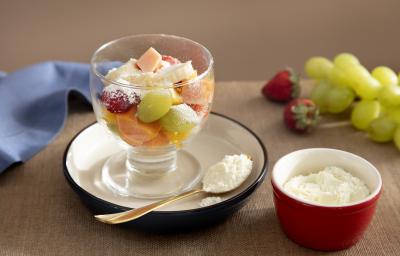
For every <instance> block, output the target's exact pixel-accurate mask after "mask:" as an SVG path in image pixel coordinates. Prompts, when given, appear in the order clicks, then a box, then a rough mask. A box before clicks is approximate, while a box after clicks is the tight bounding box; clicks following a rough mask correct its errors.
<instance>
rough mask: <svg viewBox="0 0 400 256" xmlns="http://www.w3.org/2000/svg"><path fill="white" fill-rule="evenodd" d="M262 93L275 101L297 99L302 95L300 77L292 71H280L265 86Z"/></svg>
mask: <svg viewBox="0 0 400 256" xmlns="http://www.w3.org/2000/svg"><path fill="white" fill-rule="evenodd" d="M262 93H263V95H264V96H265V97H266V98H268V99H270V100H273V101H280V102H287V101H290V100H292V99H296V98H297V97H299V94H300V86H299V76H298V75H297V74H296V73H295V72H294V71H293V70H292V69H286V70H283V71H280V72H278V73H277V74H276V75H275V76H274V77H273V78H272V79H271V80H270V81H268V82H267V83H266V84H265V86H264V87H263V88H262Z"/></svg>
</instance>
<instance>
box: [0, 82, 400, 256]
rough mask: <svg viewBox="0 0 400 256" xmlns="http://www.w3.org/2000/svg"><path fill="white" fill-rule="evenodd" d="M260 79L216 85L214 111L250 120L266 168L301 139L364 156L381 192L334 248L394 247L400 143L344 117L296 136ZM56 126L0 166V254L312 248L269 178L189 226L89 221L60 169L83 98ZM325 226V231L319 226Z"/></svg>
mask: <svg viewBox="0 0 400 256" xmlns="http://www.w3.org/2000/svg"><path fill="white" fill-rule="evenodd" d="M261 86H262V83H261V82H222V83H218V84H217V93H216V98H215V104H214V106H213V110H214V111H217V112H220V113H223V114H225V115H228V116H230V117H232V118H235V119H237V120H239V121H240V122H242V123H244V124H245V125H247V126H248V127H250V128H251V129H253V130H254V131H255V132H256V133H257V134H258V135H259V136H260V137H261V138H262V140H263V141H264V143H265V145H266V147H267V149H268V152H269V158H270V160H271V161H270V163H269V168H270V169H271V168H272V166H273V164H274V163H275V161H276V160H277V159H278V158H279V157H281V156H282V155H284V154H286V153H288V152H291V151H293V150H296V149H301V148H307V147H332V148H338V149H343V150H347V151H350V152H353V153H355V154H358V155H360V156H362V157H365V158H366V159H368V160H369V161H371V162H372V163H373V164H374V165H376V166H377V168H378V169H379V170H380V172H381V174H382V178H383V184H384V185H383V186H384V189H383V194H382V197H381V199H380V201H379V203H378V208H377V212H376V215H375V217H374V219H373V222H372V224H371V225H370V227H369V228H368V230H367V232H366V233H365V236H364V237H363V239H362V240H361V241H360V242H359V243H358V244H356V245H355V246H354V247H352V248H350V249H348V250H344V251H340V252H336V253H333V254H337V255H363V256H364V255H398V253H399V251H400V231H399V230H400V200H399V194H400V185H399V184H400V171H399V166H400V152H399V151H398V150H397V149H395V147H394V146H393V145H391V144H376V143H373V142H371V141H369V140H368V139H367V138H366V137H365V135H364V134H363V133H362V132H358V131H356V130H354V129H353V128H351V127H350V126H349V125H347V124H346V123H342V122H337V123H332V122H334V120H336V119H332V118H325V121H324V124H322V126H321V127H319V128H318V129H317V130H315V132H314V133H312V134H309V135H306V136H298V135H295V134H292V133H290V132H288V131H287V130H286V129H285V128H284V126H283V123H282V120H281V112H282V109H283V106H282V105H279V104H274V103H271V102H268V101H266V100H265V99H264V98H262V97H261V95H260V88H261ZM71 105H73V106H72V107H71V108H70V109H71V111H70V115H69V119H68V121H67V123H66V127H65V129H64V131H63V132H62V133H61V134H60V135H59V136H58V137H57V139H56V140H55V141H54V142H53V143H51V144H50V145H49V146H48V147H47V148H46V149H45V150H43V151H42V152H40V153H39V154H37V155H36V156H35V157H34V158H33V159H31V160H30V161H28V162H27V163H25V164H22V165H19V166H15V167H13V168H11V169H9V170H8V171H6V172H5V173H4V174H2V175H0V255H317V254H321V253H320V252H315V251H311V250H308V249H305V248H302V247H300V246H298V245H296V244H294V243H293V242H291V241H290V240H289V239H287V238H286V237H285V235H284V234H283V233H282V231H281V229H280V227H279V224H278V221H277V218H276V216H275V212H274V206H273V202H272V193H271V185H270V173H268V178H267V179H266V180H265V181H264V183H263V184H262V185H261V186H260V188H259V189H258V190H257V191H256V192H255V193H254V194H253V197H252V198H251V200H250V201H249V202H248V204H247V205H246V206H245V207H244V208H243V209H242V210H240V211H239V212H238V213H236V214H234V215H233V216H231V217H230V218H229V219H227V220H226V221H225V222H223V223H220V224H219V225H216V226H213V227H208V228H205V229H201V230H198V231H193V232H189V233H172V234H151V233H144V232H137V231H134V230H128V229H125V228H121V227H118V226H109V225H106V224H102V223H99V222H97V221H95V219H94V218H93V216H92V215H91V214H90V212H89V211H88V210H87V209H86V208H85V207H84V206H83V204H82V203H81V202H80V200H79V198H78V196H77V195H76V194H75V193H74V191H73V190H72V189H71V188H70V187H69V185H68V184H67V182H66V180H65V179H64V177H63V174H62V155H63V152H64V149H65V147H66V146H67V144H68V142H69V141H70V140H71V138H72V137H73V136H74V135H75V134H76V133H77V132H78V131H79V130H81V129H82V128H83V127H85V126H86V125H88V124H89V123H91V122H93V121H94V115H93V113H92V112H91V108H90V107H89V106H85V105H83V104H81V103H79V102H77V101H74V102H72V103H71ZM327 232H329V231H328V230H327Z"/></svg>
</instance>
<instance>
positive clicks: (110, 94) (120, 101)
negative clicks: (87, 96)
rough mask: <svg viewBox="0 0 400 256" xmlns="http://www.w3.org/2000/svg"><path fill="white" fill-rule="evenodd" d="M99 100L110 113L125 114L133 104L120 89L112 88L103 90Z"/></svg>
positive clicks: (108, 87)
mask: <svg viewBox="0 0 400 256" xmlns="http://www.w3.org/2000/svg"><path fill="white" fill-rule="evenodd" d="M100 100H101V102H102V103H103V105H104V106H105V107H106V108H107V110H108V111H110V112H111V113H123V112H126V111H128V110H129V108H130V107H131V106H132V105H133V103H134V102H133V101H132V99H131V98H130V97H129V96H128V94H126V93H125V92H124V91H123V90H122V89H115V88H113V86H107V87H105V88H104V90H103V93H102V94H101V97H100Z"/></svg>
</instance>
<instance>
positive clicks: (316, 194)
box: [284, 166, 370, 206]
mask: <svg viewBox="0 0 400 256" xmlns="http://www.w3.org/2000/svg"><path fill="white" fill-rule="evenodd" d="M284 189H285V191H286V192H287V193H289V194H291V195H294V196H296V197H299V198H302V199H304V200H306V201H309V202H314V203H319V204H322V205H338V206H340V205H346V204H350V203H353V202H357V201H360V200H362V199H364V198H366V197H367V196H368V195H369V194H370V191H369V189H368V188H367V186H366V185H365V184H364V182H363V181H362V180H360V179H359V178H357V177H354V176H353V175H351V174H350V173H349V172H346V171H345V170H343V169H342V168H339V167H335V166H329V167H326V168H325V169H323V170H322V171H320V172H317V173H311V174H309V175H306V176H303V175H299V176H295V177H293V178H291V179H290V180H289V181H288V182H286V184H285V185H284Z"/></svg>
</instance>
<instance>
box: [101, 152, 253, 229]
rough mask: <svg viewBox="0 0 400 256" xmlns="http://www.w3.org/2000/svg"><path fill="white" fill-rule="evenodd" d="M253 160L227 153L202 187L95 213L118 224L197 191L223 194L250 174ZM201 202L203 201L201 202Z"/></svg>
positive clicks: (212, 168) (108, 222) (206, 178)
mask: <svg viewBox="0 0 400 256" xmlns="http://www.w3.org/2000/svg"><path fill="white" fill-rule="evenodd" d="M252 167H253V161H252V160H251V158H250V157H249V156H248V155H245V154H240V155H227V156H225V157H224V159H222V161H220V162H218V163H216V164H214V165H213V166H211V167H210V168H209V169H208V170H207V171H206V173H205V175H204V177H203V179H202V187H201V188H198V189H194V190H190V191H187V192H184V193H182V194H179V195H176V196H173V197H170V198H167V199H164V200H162V201H159V202H155V203H152V204H149V205H146V206H144V207H141V208H137V209H132V210H129V211H125V212H120V213H113V214H102V215H95V218H96V219H97V220H99V221H101V222H104V223H107V224H119V223H125V222H128V221H132V220H135V219H137V218H140V217H142V216H144V215H146V214H148V213H150V212H152V211H154V210H156V209H159V208H161V207H163V206H165V205H167V204H170V203H173V202H176V201H178V200H181V199H184V198H187V197H190V196H192V195H195V194H199V193H209V194H223V193H227V192H230V191H232V190H234V189H236V188H238V187H239V186H240V185H241V184H242V183H243V182H244V181H245V180H246V179H247V178H248V177H249V175H250V173H251V169H252ZM202 203H203V202H202Z"/></svg>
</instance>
